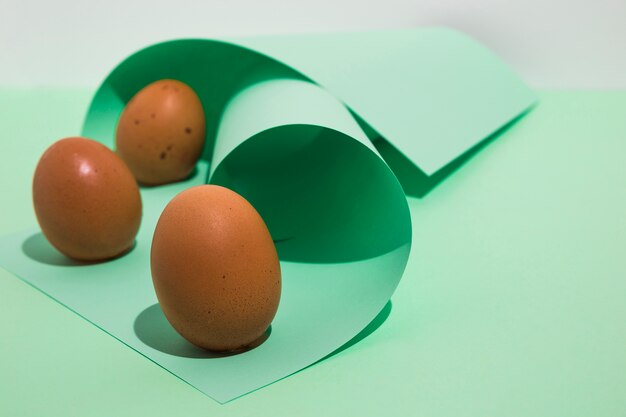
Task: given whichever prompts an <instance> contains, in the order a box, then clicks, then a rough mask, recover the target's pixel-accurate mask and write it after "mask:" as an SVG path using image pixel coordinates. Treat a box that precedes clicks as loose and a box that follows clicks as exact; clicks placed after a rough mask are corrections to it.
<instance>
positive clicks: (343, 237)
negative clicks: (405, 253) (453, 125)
mask: <svg viewBox="0 0 626 417" xmlns="http://www.w3.org/2000/svg"><path fill="white" fill-rule="evenodd" d="M259 155H263V158H259ZM211 183H213V184H219V185H223V186H225V187H228V188H230V189H233V190H235V191H237V192H238V193H239V194H241V195H242V196H244V197H245V198H246V199H247V200H248V201H249V202H250V203H251V204H252V205H253V206H254V207H255V208H256V209H257V210H258V211H259V213H260V214H261V217H263V219H264V220H265V222H266V224H267V226H268V228H269V230H270V232H271V234H272V238H273V239H274V241H275V242H276V246H277V250H278V254H279V256H280V259H281V260H283V261H292V262H309V263H336V262H354V261H359V260H365V259H371V258H375V257H378V256H382V255H384V254H385V253H389V252H391V251H393V250H394V249H397V248H398V247H401V246H403V245H405V244H406V243H407V242H408V241H410V233H411V230H410V229H409V228H407V223H408V220H407V218H406V216H403V215H401V214H404V213H405V211H406V210H405V207H404V206H405V205H406V202H405V201H404V199H403V198H400V196H401V195H402V191H401V189H400V187H399V186H398V183H397V180H396V178H395V177H394V176H393V174H392V173H391V172H390V171H389V169H388V168H387V166H386V165H385V164H384V163H382V161H381V160H380V158H379V157H378V156H377V155H375V154H374V153H373V152H372V151H371V150H370V149H369V148H367V147H366V146H364V145H362V144H360V143H358V142H357V141H355V140H353V139H352V138H349V137H347V136H346V135H344V134H342V133H341V132H338V131H335V130H333V129H328V128H324V127H320V126H311V125H287V126H281V127H277V128H273V129H270V130H266V131H263V132H261V133H259V134H258V135H256V136H254V137H252V138H250V139H248V140H246V141H245V142H243V143H242V144H241V145H239V146H238V147H237V148H236V149H235V150H234V151H232V152H231V153H230V154H229V155H228V157H227V158H226V159H225V160H224V161H223V162H222V163H221V164H220V165H219V166H218V167H217V170H216V171H215V173H214V175H213V177H212V178H211ZM328 213H332V215H328Z"/></svg>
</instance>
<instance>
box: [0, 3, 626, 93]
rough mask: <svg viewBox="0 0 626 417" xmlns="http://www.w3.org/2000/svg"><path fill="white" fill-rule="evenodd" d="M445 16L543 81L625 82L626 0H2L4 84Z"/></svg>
mask: <svg viewBox="0 0 626 417" xmlns="http://www.w3.org/2000/svg"><path fill="white" fill-rule="evenodd" d="M429 25H444V26H450V27H453V28H456V29H459V30H462V31H464V32H466V33H468V34H470V35H471V36H473V37H474V38H476V39H478V40H480V41H482V42H483V43H484V44H486V45H487V46H488V47H490V48H491V49H493V50H494V51H495V52H496V53H498V54H499V55H500V56H501V57H502V58H503V59H504V60H505V61H506V62H508V63H509V64H510V65H511V66H512V67H513V68H514V69H515V70H516V71H517V72H518V73H519V74H520V75H521V76H522V77H523V78H524V79H525V80H526V81H527V82H529V83H530V84H531V85H532V86H534V87H540V88H546V87H547V88H626V0H595V1H593V0H510V1H497V0H467V1H463V0H424V1H421V2H418V1H409V0H385V1H369V2H368V1H367V0H316V1H312V0H307V1H295V0H294V1H281V0H265V1H263V0H256V1H255V0H230V1H225V0H204V1H197V0H171V1H169V2H166V3H165V2H157V1H154V0H136V1H131V0H99V1H89V0H82V1H81V0H56V1H55V0H49V1H45V0H43V1H34V0H23V1H19V0H0V85H4V86H8V85H20V86H40V85H55V86H56V85H59V86H96V85H97V84H98V83H99V82H100V81H101V80H102V79H103V77H104V76H105V75H106V74H107V72H108V71H109V70H110V69H112V67H113V66H114V65H115V64H116V63H118V62H119V61H120V60H122V59H123V58H125V57H126V56H127V55H128V54H130V53H131V52H133V51H135V50H137V49H139V48H141V47H143V46H146V45H148V44H151V43H155V42H157V41H161V40H166V39H172V38H179V37H216V36H218V37H219V36H227V35H228V36H232V35H235V36H237V35H250V34H264V33H293V32H317V31H345V30H350V29H367V28H376V29H378V28H393V27H415V26H429Z"/></svg>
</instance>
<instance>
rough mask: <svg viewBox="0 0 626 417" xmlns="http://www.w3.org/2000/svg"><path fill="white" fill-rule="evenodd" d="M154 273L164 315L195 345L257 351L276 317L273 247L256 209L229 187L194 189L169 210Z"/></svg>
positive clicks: (157, 238)
mask: <svg viewBox="0 0 626 417" xmlns="http://www.w3.org/2000/svg"><path fill="white" fill-rule="evenodd" d="M151 267H152V280H153V282H154V288H155V290H156V295H157V298H158V300H159V304H160V305H161V309H162V310H163V312H164V313H165V316H166V317H167V319H168V321H169V322H170V323H171V324H172V326H173V327H174V328H175V329H176V330H177V331H178V333H180V334H181V335H182V336H183V337H184V338H185V339H187V340H188V341H189V342H191V343H193V344H194V345H196V346H200V347H202V348H205V349H208V350H213V351H238V350H242V349H245V348H246V347H249V346H251V345H256V344H257V342H258V340H259V339H260V338H261V337H262V336H263V335H264V333H265V331H266V330H267V329H268V327H269V326H270V324H271V322H272V320H273V318H274V316H275V314H276V310H277V308H278V303H279V300H280V291H281V274H280V264H279V261H278V255H277V253H276V248H275V246H274V242H273V241H272V238H271V236H270V233H269V231H268V229H267V226H266V225H265V223H264V222H263V219H262V218H261V216H260V215H259V214H258V213H257V211H256V210H255V209H254V207H252V205H251V204H250V203H248V201H246V200H245V199H244V198H243V197H242V196H240V195H239V194H237V193H235V192H234V191H231V190H229V189H227V188H223V187H220V186H216V185H202V186H198V187H193V188H190V189H188V190H186V191H183V192H182V193H180V194H178V195H177V196H176V197H175V198H174V199H173V200H172V201H171V202H170V203H169V204H168V205H167V207H166V208H165V210H164V211H163V213H162V214H161V218H160V219H159V222H158V224H157V227H156V230H155V232H154V238H153V241H152V253H151Z"/></svg>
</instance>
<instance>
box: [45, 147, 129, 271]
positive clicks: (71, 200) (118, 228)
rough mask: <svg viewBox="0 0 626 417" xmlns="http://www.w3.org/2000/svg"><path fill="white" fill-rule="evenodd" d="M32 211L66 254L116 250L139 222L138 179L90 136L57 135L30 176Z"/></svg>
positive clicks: (90, 256) (103, 255)
mask: <svg viewBox="0 0 626 417" xmlns="http://www.w3.org/2000/svg"><path fill="white" fill-rule="evenodd" d="M33 203H34V206H35V214H36V215H37V220H38V222H39V225H40V226H41V230H42V232H43V234H44V235H45V236H46V238H47V239H48V241H49V242H50V243H51V244H52V246H54V247H55V248H57V249H58V250H59V251H60V252H62V253H63V254H65V255H66V256H69V257H70V258H74V259H78V260H86V261H96V260H103V259H108V258H113V257H115V256H118V255H120V254H122V253H123V252H125V251H126V250H128V249H129V248H130V247H131V246H132V245H133V243H134V241H135V236H136V235H137V230H138V229H139V224H140V223H141V197H140V195H139V188H138V187H137V182H136V181H135V178H133V175H132V173H131V172H130V171H129V169H128V168H127V167H126V165H124V162H123V161H122V160H121V159H120V158H119V157H118V156H117V155H115V153H113V152H112V151H111V150H110V149H109V148H107V147H106V146H104V145H102V144H100V143H98V142H96V141H93V140H91V139H86V138H81V137H74V138H66V139H61V140H59V141H58V142H56V143H54V144H53V145H52V146H50V147H49V148H48V149H47V150H46V151H45V152H44V154H43V156H42V157H41V159H40V160H39V163H38V164H37V168H36V169H35V176H34V179H33Z"/></svg>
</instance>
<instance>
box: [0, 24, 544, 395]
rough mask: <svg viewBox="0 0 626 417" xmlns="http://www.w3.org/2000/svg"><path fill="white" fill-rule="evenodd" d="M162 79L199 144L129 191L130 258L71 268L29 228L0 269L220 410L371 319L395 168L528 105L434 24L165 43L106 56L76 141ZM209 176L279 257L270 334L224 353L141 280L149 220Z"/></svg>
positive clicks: (438, 167)
mask: <svg viewBox="0 0 626 417" xmlns="http://www.w3.org/2000/svg"><path fill="white" fill-rule="evenodd" d="M163 78H174V79H178V80H181V81H183V82H185V83H187V84H188V85H190V86H191V87H192V88H193V89H194V90H195V91H196V92H197V93H198V95H199V97H200V99H201V100H202V103H203V106H204V108H205V113H206V120H207V147H206V149H205V152H204V154H203V156H202V160H201V162H200V163H199V166H198V170H197V172H196V173H195V175H193V176H192V177H191V178H189V179H188V180H186V181H184V182H181V183H176V184H171V185H167V186H162V187H155V188H145V189H142V191H141V192H142V198H143V202H144V219H143V223H142V226H141V229H140V232H139V235H138V237H137V246H136V248H135V249H134V250H133V251H132V252H130V253H129V254H127V255H126V256H124V257H122V258H120V259H118V260H115V261H113V262H108V263H103V264H97V265H89V266H81V267H80V268H76V267H74V266H73V265H71V264H69V263H67V262H66V263H63V262H61V261H59V262H42V261H41V259H36V258H34V257H33V256H32V254H29V250H27V249H26V248H28V247H32V246H33V245H34V244H37V245H39V246H40V249H41V250H49V251H52V249H51V248H50V247H49V245H48V246H46V245H47V243H46V242H45V241H42V236H41V235H39V234H37V232H36V231H33V230H30V231H26V232H24V233H20V234H17V235H13V236H9V237H4V238H2V239H1V240H0V249H2V250H1V253H0V262H1V263H2V265H3V266H4V267H6V268H7V269H9V270H11V271H12V272H14V273H15V274H16V275H18V276H20V277H21V278H22V279H24V280H25V281H27V282H29V283H31V284H32V285H33V286H35V287H37V288H39V289H40V290H41V291H43V292H45V293H47V294H48V295H50V296H51V297H53V298H55V299H56V300H58V301H59V302H61V303H63V304H64V305H66V306H67V307H68V308H70V309H72V310H73V311H75V312H76V313H78V314H80V315H81V316H83V317H84V318H86V319H87V320H89V321H91V322H92V323H94V324H95V325H97V326H98V327H100V328H102V329H103V330H105V331H106V332H108V333H110V334H111V335H113V336H114V337H116V338H118V339H119V340H120V341H122V342H123V343H125V344H127V345H128V346H130V347H131V348H133V349H135V350H136V351H138V352H139V353H141V354H143V355H145V356H146V357H148V358H150V359H151V360H153V361H154V362H156V363H158V364H159V365H161V366H162V367H164V368H165V369H167V370H169V371H170V372H172V373H173V374H175V375H177V376H178V377H180V378H181V379H183V380H185V381H187V382H188V383H190V384H191V385H193V386H194V387H196V388H198V389H199V390H200V391H202V392H204V393H206V394H207V395H209V396H211V397H212V398H214V399H215V400H217V401H219V402H227V401H230V400H232V399H234V398H237V397H238V396H241V395H243V394H246V393H248V392H251V391H253V390H255V389H258V388H260V387H262V386H264V385H267V384H270V383H272V382H274V381H276V380H278V379H281V378H283V377H285V376H288V375H290V374H292V373H294V372H296V371H298V370H300V369H302V368H304V367H306V366H308V365H310V364H312V363H314V362H316V361H318V360H320V359H322V358H324V357H325V356H327V355H328V354H330V353H332V352H333V351H334V350H336V349H337V348H339V347H341V346H342V345H344V344H346V343H347V342H349V341H350V340H351V339H352V338H354V337H355V336H356V335H357V334H359V332H361V331H362V330H363V329H364V328H365V327H366V326H367V325H368V323H370V322H371V321H372V320H374V318H375V317H376V316H377V315H378V314H379V313H380V312H381V311H382V310H383V308H384V307H385V306H386V305H388V302H389V300H390V299H391V296H392V294H393V292H394V290H395V288H396V286H397V285H398V283H399V281H400V278H401V276H402V273H403V271H404V268H405V266H406V263H407V260H408V256H409V251H410V246H411V238H412V237H411V230H412V229H411V220H410V215H409V209H408V204H407V200H406V196H405V193H404V191H403V188H402V186H401V184H400V182H399V181H398V178H397V176H400V177H401V179H402V185H404V186H405V189H406V188H407V187H406V184H409V185H410V184H412V183H416V182H419V181H422V180H423V178H436V177H437V176H438V175H441V173H442V172H445V171H446V170H448V169H449V167H451V166H453V165H454V164H455V163H456V161H458V160H459V158H463V157H464V155H467V152H468V151H470V150H472V149H474V148H475V147H476V146H477V145H479V144H480V143H481V142H483V141H484V140H485V139H486V138H487V137H488V136H489V135H491V134H492V133H493V132H495V131H497V130H498V129H499V128H501V127H502V126H504V125H506V124H507V123H509V122H511V120H514V119H515V118H517V117H518V116H519V115H520V114H523V113H524V112H525V111H526V110H527V109H528V108H529V107H530V106H531V105H532V104H533V103H534V101H535V98H534V95H533V94H532V92H531V91H530V90H529V89H528V88H527V87H526V86H525V85H524V84H523V83H522V82H521V81H520V80H519V79H518V78H517V77H516V76H515V75H514V74H513V73H512V72H511V71H510V70H509V69H508V68H506V66H505V65H503V64H502V63H501V62H500V61H499V60H498V59H497V58H496V57H495V56H494V55H492V54H491V53H490V52H489V51H487V50H486V49H485V48H483V47H482V46H480V45H479V44H477V43H476V42H474V41H472V40H471V39H469V38H467V37H466V36H464V35H462V34H460V33H458V32H454V31H450V30H446V29H420V30H402V31H381V32H365V33H344V34H328V35H300V36H284V37H261V38H250V39H243V40H234V41H217V40H200V39H197V40H179V41H172V42H166V43H162V44H158V45H154V46H151V47H148V48H146V49H144V50H142V51H139V52H138V53H136V54H134V55H132V56H131V57H129V58H128V59H126V60H125V61H124V62H122V63H121V64H120V65H119V66H118V67H117V68H116V69H115V70H114V71H113V72H112V73H111V74H110V75H109V76H108V77H107V79H106V80H105V81H104V83H103V84H102V86H101V87H100V88H99V90H98V92H97V93H96V95H95V97H94V99H93V102H92V104H91V106H90V108H89V110H88V112H87V117H86V120H85V124H84V128H83V132H82V133H83V135H84V136H87V137H92V138H95V139H97V140H100V141H102V142H103V143H105V144H107V145H109V146H111V147H112V146H113V143H114V133H115V127H116V123H117V119H118V117H119V115H120V113H121V112H122V110H123V108H124V106H125V104H126V103H127V102H128V101H129V100H130V98H131V97H132V96H133V95H134V94H135V93H137V92H138V91H139V90H140V89H141V88H143V87H144V86H146V85H147V84H149V83H151V82H153V81H155V80H158V79H163ZM406 166H410V167H411V169H406ZM403 167H404V168H403ZM394 170H395V174H394ZM396 174H397V175H396ZM207 182H208V183H215V184H220V185H224V186H227V187H229V188H232V189H233V190H235V191H237V192H238V193H240V194H241V195H243V196H244V197H245V198H246V199H248V200H249V201H250V202H251V203H252V204H253V205H254V206H255V208H256V209H257V210H258V211H259V213H260V214H261V215H262V217H263V219H264V220H265V222H266V223H267V225H268V227H269V229H270V232H271V234H272V237H273V239H274V240H275V242H276V246H277V249H278V253H279V256H280V259H281V268H282V275H283V294H282V298H281V303H280V306H279V310H278V313H277V315H276V317H275V319H274V322H273V323H272V327H271V334H270V337H269V338H268V339H267V340H266V341H265V342H264V343H263V344H262V345H260V346H258V347H257V348H255V349H253V350H250V351H248V352H245V353H242V354H238V355H230V356H228V355H226V356H225V355H216V354H211V353H209V352H206V351H202V350H200V349H198V348H195V347H193V346H191V345H190V344H188V343H187V342H186V341H185V340H184V339H182V338H181V337H180V336H179V335H178V334H177V333H176V332H175V331H174V330H173V329H172V328H171V327H170V326H169V324H168V323H167V321H166V320H165V318H164V316H163V314H162V312H161V311H160V309H159V307H158V304H156V297H155V295H154V290H153V288H152V283H151V278H150V271H149V252H150V242H151V238H152V234H153V231H154V227H155V224H156V221H157V219H158V217H159V215H160V213H161V211H162V210H163V208H164V206H165V205H166V204H167V203H168V202H169V200H170V199H171V198H172V197H173V196H174V195H176V194H177V193H178V192H180V191H182V190H184V189H186V188H188V187H191V186H193V185H198V184H202V183H207ZM33 233H34V234H33ZM417 238H419V237H417ZM408 279H419V277H408ZM387 312H388V310H387Z"/></svg>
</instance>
